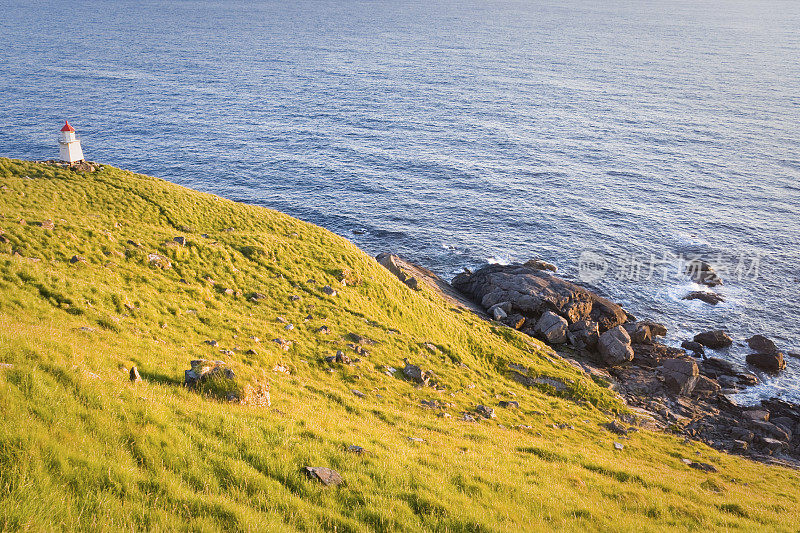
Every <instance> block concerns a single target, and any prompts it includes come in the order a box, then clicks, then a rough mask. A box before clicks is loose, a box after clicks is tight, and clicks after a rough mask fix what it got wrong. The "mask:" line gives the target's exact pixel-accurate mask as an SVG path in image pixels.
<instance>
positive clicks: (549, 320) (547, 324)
mask: <svg viewBox="0 0 800 533" xmlns="http://www.w3.org/2000/svg"><path fill="white" fill-rule="evenodd" d="M567 327H568V324H567V320H566V319H565V318H564V317H561V316H559V315H557V314H555V313H553V312H552V311H545V312H544V313H542V317H541V318H540V319H539V321H538V322H536V326H534V328H533V330H534V333H535V334H536V336H537V337H539V338H541V339H542V340H543V341H545V342H547V343H548V344H563V343H565V342H567Z"/></svg>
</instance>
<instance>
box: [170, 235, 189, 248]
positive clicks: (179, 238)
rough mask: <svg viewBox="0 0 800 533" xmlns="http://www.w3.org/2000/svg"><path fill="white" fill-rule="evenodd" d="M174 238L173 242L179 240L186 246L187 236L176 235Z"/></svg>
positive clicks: (178, 241)
mask: <svg viewBox="0 0 800 533" xmlns="http://www.w3.org/2000/svg"><path fill="white" fill-rule="evenodd" d="M172 240H173V242H177V243H178V244H180V245H181V246H186V237H182V236H181V237H175V238H173V239H172Z"/></svg>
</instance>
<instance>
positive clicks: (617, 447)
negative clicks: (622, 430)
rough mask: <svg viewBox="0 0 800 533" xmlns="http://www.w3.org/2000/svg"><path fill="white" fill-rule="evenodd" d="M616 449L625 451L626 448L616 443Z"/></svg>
mask: <svg viewBox="0 0 800 533" xmlns="http://www.w3.org/2000/svg"><path fill="white" fill-rule="evenodd" d="M614 449H615V450H624V449H625V446H623V445H622V444H620V443H619V442H615V443H614Z"/></svg>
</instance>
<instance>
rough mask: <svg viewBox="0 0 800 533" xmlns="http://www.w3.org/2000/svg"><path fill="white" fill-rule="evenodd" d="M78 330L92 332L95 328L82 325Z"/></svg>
mask: <svg viewBox="0 0 800 533" xmlns="http://www.w3.org/2000/svg"><path fill="white" fill-rule="evenodd" d="M78 330H79V331H82V332H84V333H91V332H93V331H94V328H90V327H89V326H81V327H79V328H78Z"/></svg>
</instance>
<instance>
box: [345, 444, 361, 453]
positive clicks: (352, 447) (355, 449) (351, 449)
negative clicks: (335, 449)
mask: <svg viewBox="0 0 800 533" xmlns="http://www.w3.org/2000/svg"><path fill="white" fill-rule="evenodd" d="M347 451H348V452H350V453H355V454H357V455H363V454H364V448H362V447H361V446H357V445H355V444H351V445H350V446H348V447H347Z"/></svg>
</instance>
